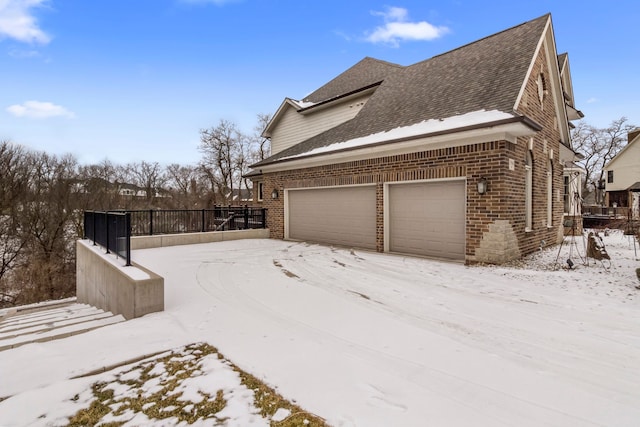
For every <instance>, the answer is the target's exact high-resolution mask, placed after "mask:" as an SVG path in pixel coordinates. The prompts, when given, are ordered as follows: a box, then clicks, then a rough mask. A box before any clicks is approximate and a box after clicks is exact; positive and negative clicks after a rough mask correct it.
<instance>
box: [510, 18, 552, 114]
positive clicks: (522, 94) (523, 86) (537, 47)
mask: <svg viewBox="0 0 640 427" xmlns="http://www.w3.org/2000/svg"><path fill="white" fill-rule="evenodd" d="M550 23H551V19H550V17H548V18H547V23H546V25H545V28H544V30H543V31H542V36H541V37H540V40H538V45H537V46H536V50H535V51H534V54H533V57H532V58H531V63H530V64H529V69H528V70H527V73H526V74H525V76H524V81H523V82H522V86H520V92H519V93H518V96H517V97H516V102H515V104H513V110H514V111H518V107H519V106H520V102H522V97H523V96H524V92H525V89H526V88H527V83H528V82H529V77H531V73H532V72H533V66H534V64H535V62H536V58H537V57H538V54H539V53H540V49H541V47H542V44H543V43H544V39H545V35H546V33H547V30H548V28H549V24H550Z"/></svg>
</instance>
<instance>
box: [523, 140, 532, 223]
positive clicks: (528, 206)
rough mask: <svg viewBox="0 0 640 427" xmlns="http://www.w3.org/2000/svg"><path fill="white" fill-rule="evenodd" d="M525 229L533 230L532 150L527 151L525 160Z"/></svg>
mask: <svg viewBox="0 0 640 427" xmlns="http://www.w3.org/2000/svg"><path fill="white" fill-rule="evenodd" d="M524 171H525V178H524V204H525V210H524V229H525V231H531V230H532V228H533V156H532V155H531V150H528V151H527V154H526V157H525V161H524Z"/></svg>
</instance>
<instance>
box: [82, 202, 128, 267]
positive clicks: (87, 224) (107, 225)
mask: <svg viewBox="0 0 640 427" xmlns="http://www.w3.org/2000/svg"><path fill="white" fill-rule="evenodd" d="M84 238H85V239H90V240H91V241H93V244H94V245H95V244H97V245H100V246H102V247H103V248H105V249H106V251H107V253H111V252H113V253H115V254H116V255H118V256H121V257H122V258H124V259H125V261H126V265H131V214H130V213H128V212H99V211H85V212H84Z"/></svg>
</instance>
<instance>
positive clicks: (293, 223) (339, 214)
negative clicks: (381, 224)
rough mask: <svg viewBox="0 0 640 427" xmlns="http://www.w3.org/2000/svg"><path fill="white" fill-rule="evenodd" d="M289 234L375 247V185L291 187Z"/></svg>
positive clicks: (299, 238) (292, 236)
mask: <svg viewBox="0 0 640 427" xmlns="http://www.w3.org/2000/svg"><path fill="white" fill-rule="evenodd" d="M288 206H289V208H288V218H287V220H288V221H289V238H290V239H295V240H306V241H310V242H319V243H327V244H335V245H341V246H354V247H360V248H367V249H375V248H376V190H375V186H362V187H330V188H320V189H304V190H289V191H288Z"/></svg>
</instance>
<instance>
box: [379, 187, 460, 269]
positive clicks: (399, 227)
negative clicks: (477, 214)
mask: <svg viewBox="0 0 640 427" xmlns="http://www.w3.org/2000/svg"><path fill="white" fill-rule="evenodd" d="M386 196H387V198H388V200H387V203H386V206H387V208H386V213H387V216H388V217H387V220H386V221H385V225H386V227H387V228H388V230H387V233H385V234H386V238H387V239H388V246H387V247H386V249H387V250H388V251H390V252H399V253H406V254H414V255H424V256H430V257H438V258H446V259H454V260H461V261H464V259H465V209H466V208H465V206H466V204H465V181H464V180H456V181H431V182H418V183H400V184H388V186H387V192H386Z"/></svg>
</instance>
